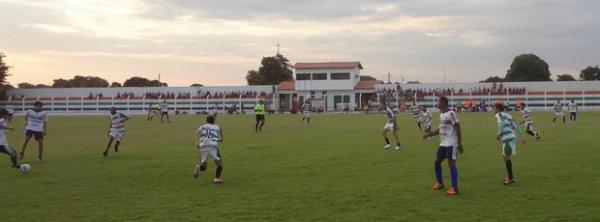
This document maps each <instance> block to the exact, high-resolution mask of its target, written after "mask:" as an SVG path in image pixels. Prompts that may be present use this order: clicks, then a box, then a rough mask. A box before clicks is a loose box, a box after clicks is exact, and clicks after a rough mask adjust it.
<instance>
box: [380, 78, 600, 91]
mask: <svg viewBox="0 0 600 222" xmlns="http://www.w3.org/2000/svg"><path fill="white" fill-rule="evenodd" d="M502 84H503V86H504V88H510V87H512V88H526V89H527V91H530V92H533V91H542V92H543V91H563V90H566V91H577V90H579V91H581V90H600V81H565V82H504V83H502ZM492 85H493V83H425V84H400V87H402V89H426V90H429V89H448V88H451V89H452V88H454V89H455V90H460V89H462V90H463V91H465V92H469V90H471V89H476V88H477V87H481V88H491V87H492ZM496 85H500V83H496ZM375 88H376V89H383V88H396V85H395V84H377V85H376V86H375Z"/></svg>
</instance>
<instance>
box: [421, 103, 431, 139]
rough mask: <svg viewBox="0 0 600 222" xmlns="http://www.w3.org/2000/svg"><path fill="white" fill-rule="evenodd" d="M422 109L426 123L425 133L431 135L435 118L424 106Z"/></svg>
mask: <svg viewBox="0 0 600 222" xmlns="http://www.w3.org/2000/svg"><path fill="white" fill-rule="evenodd" d="M421 109H422V110H423V123H425V133H429V132H431V123H432V120H433V116H432V115H431V112H429V110H427V107H425V106H422V107H421Z"/></svg>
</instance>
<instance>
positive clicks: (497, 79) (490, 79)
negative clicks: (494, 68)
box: [479, 76, 504, 82]
mask: <svg viewBox="0 0 600 222" xmlns="http://www.w3.org/2000/svg"><path fill="white" fill-rule="evenodd" d="M479 82H504V79H503V78H500V76H490V77H488V78H487V79H484V80H481V81H479Z"/></svg>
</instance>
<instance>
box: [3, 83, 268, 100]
mask: <svg viewBox="0 0 600 222" xmlns="http://www.w3.org/2000/svg"><path fill="white" fill-rule="evenodd" d="M275 87H277V86H275ZM272 89H273V87H272V86H269V85H261V86H203V87H115V88H63V89H56V88H43V89H11V90H9V91H8V92H7V95H8V96H13V95H14V96H15V97H21V95H24V96H26V97H82V96H83V97H87V96H89V95H90V93H92V94H93V95H94V96H96V94H99V93H101V94H102V95H103V96H104V97H113V96H117V93H120V94H123V93H134V94H135V96H136V97H141V96H143V95H144V94H145V93H147V92H150V93H157V92H158V93H174V94H175V95H177V94H178V93H182V94H186V93H190V94H191V95H192V96H196V95H197V94H198V93H199V92H202V93H204V92H211V93H221V92H222V93H227V92H239V91H242V92H258V93H260V92H265V93H272Z"/></svg>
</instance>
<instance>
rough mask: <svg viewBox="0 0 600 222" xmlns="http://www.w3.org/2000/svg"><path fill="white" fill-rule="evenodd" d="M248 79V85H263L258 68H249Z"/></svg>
mask: <svg viewBox="0 0 600 222" xmlns="http://www.w3.org/2000/svg"><path fill="white" fill-rule="evenodd" d="M246 81H247V82H248V85H262V80H261V76H260V74H258V71H256V70H248V74H246Z"/></svg>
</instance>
